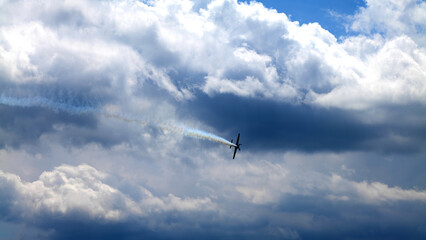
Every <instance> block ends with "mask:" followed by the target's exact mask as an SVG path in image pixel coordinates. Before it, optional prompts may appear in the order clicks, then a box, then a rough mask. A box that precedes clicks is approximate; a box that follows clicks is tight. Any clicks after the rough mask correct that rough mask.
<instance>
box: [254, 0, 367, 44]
mask: <svg viewBox="0 0 426 240" xmlns="http://www.w3.org/2000/svg"><path fill="white" fill-rule="evenodd" d="M258 2H261V3H263V5H264V6H265V7H267V8H273V9H276V10H277V11H278V12H283V13H286V14H287V15H289V16H290V18H291V20H293V21H299V22H300V23H301V24H303V23H311V22H318V23H319V24H321V26H322V27H323V28H324V29H326V30H328V31H330V32H331V33H333V34H334V35H335V36H336V37H340V36H344V35H346V34H347V30H346V28H345V25H346V24H347V22H346V21H345V19H344V17H345V16H350V15H354V14H355V13H356V11H358V10H359V8H360V7H365V2H364V1H362V0H345V1H334V0H329V1H314V0H304V1H300V0H296V1H286V0H284V1H282V0H281V1H273V0H263V1H258Z"/></svg>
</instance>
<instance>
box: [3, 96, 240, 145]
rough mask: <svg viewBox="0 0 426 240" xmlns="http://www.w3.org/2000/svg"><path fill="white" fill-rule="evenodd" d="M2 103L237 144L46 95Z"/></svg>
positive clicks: (193, 130)
mask: <svg viewBox="0 0 426 240" xmlns="http://www.w3.org/2000/svg"><path fill="white" fill-rule="evenodd" d="M0 104H3V105H8V106H18V107H43V108H48V109H51V110H54V111H64V112H67V113H70V114H84V113H94V114H99V115H102V116H104V117H107V118H114V119H118V120H121V121H125V122H134V123H138V124H141V125H147V124H150V125H153V126H156V127H158V128H161V129H162V130H169V131H171V132H175V133H179V134H182V135H184V136H189V137H194V138H198V139H204V140H208V141H212V142H217V143H221V144H225V145H228V146H236V145H235V144H233V143H231V142H229V141H228V140H226V139H224V138H222V137H219V136H216V135H214V134H212V133H209V132H204V131H202V130H198V129H193V128H188V127H185V126H182V125H179V126H178V125H173V124H158V123H157V124H156V123H154V122H152V121H151V122H150V121H144V120H141V119H138V118H134V117H128V116H125V115H124V114H118V113H110V112H108V111H105V110H101V109H99V108H96V107H91V106H75V105H72V104H69V103H67V102H66V101H62V102H57V101H53V100H50V99H48V98H45V97H40V96H36V97H24V98H16V97H10V96H5V95H4V94H2V95H0Z"/></svg>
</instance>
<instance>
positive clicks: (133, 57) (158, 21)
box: [1, 0, 426, 109]
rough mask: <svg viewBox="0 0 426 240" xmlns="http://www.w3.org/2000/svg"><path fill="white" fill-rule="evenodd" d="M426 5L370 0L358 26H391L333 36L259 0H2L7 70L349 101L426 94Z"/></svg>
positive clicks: (33, 76)
mask: <svg viewBox="0 0 426 240" xmlns="http://www.w3.org/2000/svg"><path fill="white" fill-rule="evenodd" d="M383 6H386V7H383ZM424 6H425V4H424V2H417V1H414V0H413V1H402V2H398V3H396V2H393V1H385V2H383V1H368V2H367V7H365V8H362V9H361V10H360V11H359V13H358V14H356V15H355V16H354V17H353V18H354V22H353V24H352V26H351V28H352V29H354V30H357V31H365V32H368V33H370V32H372V31H374V30H377V31H379V32H385V33H389V34H385V35H383V36H381V35H376V36H375V35H371V34H367V35H357V36H351V37H346V38H344V39H343V40H341V41H338V40H337V39H336V38H335V37H334V36H333V35H332V34H331V33H330V32H328V31H327V30H325V29H323V28H321V26H320V25H319V24H316V23H310V24H303V25H300V24H299V23H298V22H292V21H291V20H289V18H288V17H287V16H286V15H285V14H284V13H278V12H277V11H275V10H273V9H267V8H265V7H263V5H262V4H260V3H255V2H252V3H238V2H236V1H213V2H211V3H209V4H208V5H207V6H206V7H205V8H200V9H196V8H194V3H192V2H190V1H152V2H147V3H144V2H138V1H110V2H85V1H76V2H73V3H70V2H65V3H61V4H57V3H56V2H51V1H44V2H31V1H18V2H11V3H9V2H4V3H3V7H2V9H3V10H2V27H1V34H2V46H1V52H2V58H1V66H2V73H4V74H3V78H5V79H9V80H10V81H13V82H17V83H24V82H29V81H30V82H57V81H61V82H64V81H66V82H67V84H73V82H75V81H78V83H74V84H81V85H87V84H89V83H90V84H98V85H107V86H113V87H114V89H122V90H123V93H127V94H132V93H133V94H134V93H135V91H136V89H137V88H138V87H140V85H141V84H143V82H144V81H147V80H150V81H152V82H154V83H155V84H156V85H158V86H160V87H161V88H163V89H165V90H166V91H168V92H169V93H170V94H171V95H172V96H174V97H175V98H177V99H187V98H191V97H192V96H193V95H192V92H193V91H196V90H201V91H204V92H205V93H207V94H220V93H231V94H236V95H238V96H245V97H264V98H273V99H276V100H278V101H290V102H305V103H308V104H319V105H321V106H335V107H340V108H350V109H365V108H371V107H375V106H378V105H383V104H409V103H421V104H425V102H426V99H425V97H424V96H426V90H425V89H426V87H425V81H424V79H425V76H426V73H425V68H426V60H425V59H426V52H425V45H424V42H423V41H422V40H421V39H418V37H416V36H419V35H420V36H422V35H423V34H422V32H423V31H424V24H423V22H424V21H422V17H421V16H423V15H425V14H422V13H424V11H425V7H424ZM18 8H19V9H21V11H20V13H18V14H17V13H16V12H15V11H13V9H18ZM382 9H389V10H388V11H381V10H382ZM377 12H379V13H380V14H376V13H377ZM30 13H31V14H30ZM372 16H374V18H373V17H372ZM390 16H391V17H390ZM405 16H407V17H405ZM382 23H386V24H382ZM77 79H78V80H77ZM82 79H86V81H82ZM101 88H102V87H101Z"/></svg>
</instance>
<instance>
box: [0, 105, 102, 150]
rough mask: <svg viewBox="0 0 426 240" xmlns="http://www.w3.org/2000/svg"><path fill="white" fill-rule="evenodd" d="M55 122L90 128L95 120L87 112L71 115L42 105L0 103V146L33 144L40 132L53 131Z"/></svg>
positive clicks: (94, 123)
mask: <svg viewBox="0 0 426 240" xmlns="http://www.w3.org/2000/svg"><path fill="white" fill-rule="evenodd" d="M55 124H70V125H75V126H77V127H82V128H86V129H90V128H93V127H94V126H95V125H96V120H95V118H94V117H93V116H92V115H89V114H82V115H72V114H68V113H66V112H55V111H53V110H49V109H46V108H42V107H29V108H22V107H11V106H5V105H0V131H1V132H2V134H1V135H0V147H1V148H4V147H5V146H11V147H19V146H20V145H21V144H25V143H30V144H34V143H36V142H37V139H38V138H39V137H40V136H41V135H42V134H45V133H49V132H54V131H55V130H54V125H55Z"/></svg>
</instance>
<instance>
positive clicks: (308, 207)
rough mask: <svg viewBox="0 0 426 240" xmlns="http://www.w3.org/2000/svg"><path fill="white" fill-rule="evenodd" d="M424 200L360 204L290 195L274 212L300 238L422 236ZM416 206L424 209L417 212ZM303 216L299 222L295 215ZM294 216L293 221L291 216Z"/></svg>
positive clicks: (404, 237)
mask: <svg viewBox="0 0 426 240" xmlns="http://www.w3.org/2000/svg"><path fill="white" fill-rule="evenodd" d="M424 207H425V203H422V202H414V203H410V204H407V203H404V202H398V203H385V204H381V205H373V206H372V205H363V204H356V203H353V202H350V201H330V200H328V199H319V198H318V197H316V196H301V195H289V196H286V197H285V198H283V199H282V200H281V201H280V203H279V206H278V207H277V209H274V210H275V213H274V214H282V215H284V216H285V215H288V217H284V219H282V220H284V222H287V224H288V227H290V228H292V227H293V228H296V229H297V230H298V233H299V235H300V237H301V238H302V239H345V238H355V239H401V238H403V239H421V238H424V237H425V236H426V229H425V228H424V227H423V226H424V223H425V222H426V217H425V216H426V215H425V213H426V211H425V210H424V209H425V208H424ZM416 209H423V210H422V211H421V213H420V212H417V210H416ZM304 214H306V215H308V216H309V217H308V218H306V216H305V220H307V222H306V223H307V224H306V225H302V226H300V225H298V223H297V218H303V217H304ZM290 216H291V217H293V218H294V221H292V220H291V219H290Z"/></svg>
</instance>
